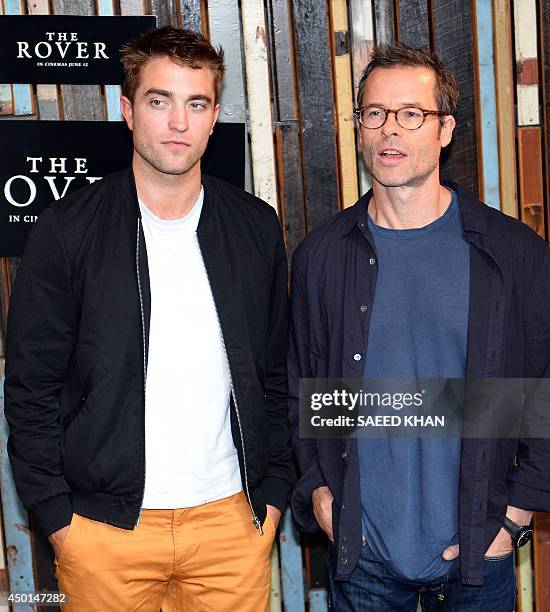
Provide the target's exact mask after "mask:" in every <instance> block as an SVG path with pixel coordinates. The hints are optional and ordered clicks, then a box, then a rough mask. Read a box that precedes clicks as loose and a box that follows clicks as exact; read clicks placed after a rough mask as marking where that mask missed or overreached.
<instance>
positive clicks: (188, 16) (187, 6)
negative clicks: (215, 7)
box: [178, 0, 207, 34]
mask: <svg viewBox="0 0 550 612" xmlns="http://www.w3.org/2000/svg"><path fill="white" fill-rule="evenodd" d="M178 9H179V23H180V25H181V27H182V28H189V29H190V30H195V31H196V32H203V34H207V32H205V31H204V30H203V23H205V22H206V19H205V16H204V15H203V11H204V10H205V7H204V5H203V3H202V2H201V0H179V1H178Z"/></svg>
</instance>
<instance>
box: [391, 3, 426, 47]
mask: <svg viewBox="0 0 550 612" xmlns="http://www.w3.org/2000/svg"><path fill="white" fill-rule="evenodd" d="M428 5H429V1H428V0H397V2H396V11H395V12H396V25H397V40H398V41H399V42H401V43H405V44H406V45H409V46H411V47H429V46H430V18H429V15H430V11H429V6H428Z"/></svg>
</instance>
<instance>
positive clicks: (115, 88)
mask: <svg viewBox="0 0 550 612" xmlns="http://www.w3.org/2000/svg"><path fill="white" fill-rule="evenodd" d="M97 14H98V15H101V16H103V17H111V16H112V15H114V14H115V12H114V8H113V0H97ZM104 90H105V105H106V107H107V120H108V121H122V113H121V112H120V85H105V87H104Z"/></svg>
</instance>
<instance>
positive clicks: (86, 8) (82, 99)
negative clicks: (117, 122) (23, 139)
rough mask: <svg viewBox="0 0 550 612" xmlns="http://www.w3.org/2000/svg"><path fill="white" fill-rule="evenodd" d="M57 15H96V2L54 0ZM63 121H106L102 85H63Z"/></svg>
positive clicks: (61, 91)
mask: <svg viewBox="0 0 550 612" xmlns="http://www.w3.org/2000/svg"><path fill="white" fill-rule="evenodd" d="M52 5H53V12H54V13H55V14H56V15H95V9H96V5H95V1H94V0H80V1H79V2H73V1H72V0H53V2H52ZM60 97H61V100H62V109H63V113H62V114H63V116H62V118H63V119H72V120H76V119H80V120H88V121H104V120H105V119H106V118H107V113H106V109H105V101H104V98H103V95H102V87H101V86H100V85H61V86H60Z"/></svg>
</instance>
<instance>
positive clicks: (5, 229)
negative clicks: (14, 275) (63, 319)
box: [0, 120, 245, 256]
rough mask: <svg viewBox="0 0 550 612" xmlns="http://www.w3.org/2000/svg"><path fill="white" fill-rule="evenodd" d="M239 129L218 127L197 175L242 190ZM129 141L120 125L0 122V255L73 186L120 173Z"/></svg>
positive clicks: (19, 247)
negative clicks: (224, 182) (118, 171)
mask: <svg viewBox="0 0 550 612" xmlns="http://www.w3.org/2000/svg"><path fill="white" fill-rule="evenodd" d="M244 138H245V129H244V124H241V123H220V124H218V125H217V126H216V128H215V130H214V134H213V135H212V137H211V139H210V143H209V145H208V149H207V152H206V154H205V156H204V158H203V165H202V167H203V171H204V172H206V173H208V174H211V175H213V176H217V177H218V178H221V179H224V180H226V181H228V182H230V183H233V184H234V185H237V186H238V187H241V188H242V187H244V164H245V158H244ZM131 159H132V139H131V135H130V132H129V130H128V129H127V127H126V124H125V123H121V122H108V121H14V120H11V121H10V120H8V121H1V122H0V256H20V255H21V254H22V253H23V248H24V246H25V242H26V240H27V237H28V235H29V232H30V230H31V228H32V225H33V223H34V222H35V221H36V218H37V217H38V215H39V214H40V213H41V212H42V211H43V210H44V208H45V207H46V206H47V205H48V204H50V203H51V202H52V201H54V200H58V199H59V198H60V197H62V196H63V195H65V194H66V193H69V192H71V191H73V190H75V189H78V188H79V187H83V186H85V185H88V184H90V183H93V182H94V181H95V180H97V179H98V178H102V177H103V176H105V175H106V174H108V173H110V172H114V171H116V170H121V169H123V168H126V167H127V166H128V165H129V164H130V162H131Z"/></svg>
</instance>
